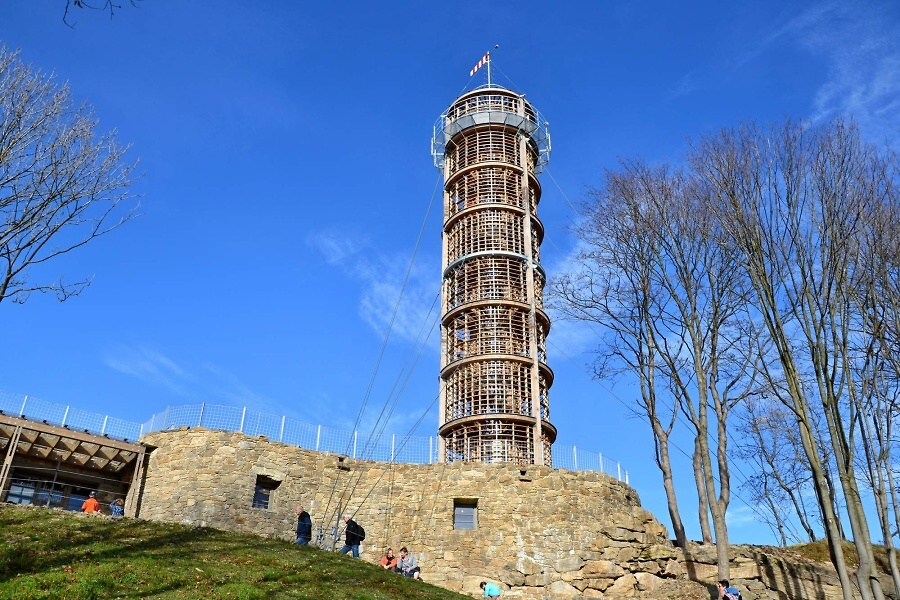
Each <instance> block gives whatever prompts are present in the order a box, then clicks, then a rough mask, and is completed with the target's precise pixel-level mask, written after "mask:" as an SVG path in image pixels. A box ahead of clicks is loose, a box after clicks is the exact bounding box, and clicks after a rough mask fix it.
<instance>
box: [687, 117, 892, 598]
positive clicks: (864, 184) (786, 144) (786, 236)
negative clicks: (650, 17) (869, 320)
mask: <svg viewBox="0 0 900 600" xmlns="http://www.w3.org/2000/svg"><path fill="white" fill-rule="evenodd" d="M690 160H691V163H692V165H693V167H694V169H695V170H696V171H697V173H698V174H700V175H701V176H702V177H704V179H705V180H706V181H708V182H709V184H710V185H711V186H713V187H714V189H715V190H716V193H717V195H718V196H719V203H718V206H719V214H720V217H721V222H722V224H723V226H724V227H726V228H727V229H728V231H729V233H730V238H731V240H732V241H733V244H734V246H735V247H736V248H739V249H740V252H741V254H742V262H743V264H744V267H745V269H746V272H747V275H748V277H749V279H750V281H751V282H752V285H753V288H754V292H755V293H754V295H753V300H754V305H755V307H754V308H755V309H756V310H757V311H759V313H760V314H761V315H762V317H763V320H764V322H765V325H766V330H767V333H768V335H769V336H770V339H771V342H772V344H773V345H774V347H775V350H776V352H777V355H778V358H779V361H780V363H781V375H782V377H783V382H784V385H785V387H786V390H787V399H788V406H789V408H791V410H792V411H793V412H794V414H795V417H796V419H797V425H798V429H799V433H800V438H801V441H802V443H803V447H804V451H805V454H806V458H807V460H808V462H809V466H810V469H811V472H812V474H813V485H814V488H815V490H816V494H817V498H818V501H819V506H820V510H821V511H822V513H823V515H824V521H825V525H826V527H825V529H826V534H827V537H828V542H829V549H830V551H831V554H832V562H833V563H834V565H835V568H836V570H837V572H838V575H839V577H840V579H841V586H842V589H843V593H844V597H845V598H847V599H848V600H849V598H850V597H851V595H852V589H853V586H852V585H851V584H850V582H849V576H848V574H847V569H846V564H845V561H844V557H843V550H842V548H841V545H840V531H839V529H838V527H837V521H838V516H837V515H836V514H835V511H834V508H833V504H832V502H831V501H830V498H829V490H828V483H827V481H826V473H825V470H824V468H823V462H822V459H821V455H820V452H819V445H820V444H823V443H824V444H828V446H829V449H830V451H831V452H832V453H833V456H834V462H835V466H836V470H837V474H838V478H839V480H840V484H841V492H842V497H843V500H844V502H845V505H846V511H847V516H848V519H849V522H850V526H851V528H852V531H853V540H854V544H855V546H856V550H857V552H858V554H859V568H858V569H857V573H856V575H857V581H858V584H859V589H860V593H861V595H862V597H863V599H864V600H868V599H870V598H875V599H876V600H881V599H882V598H883V597H884V595H883V591H882V589H881V584H880V581H879V579H878V575H877V572H876V569H875V562H874V556H873V552H872V544H871V539H870V534H869V527H868V523H867V521H866V515H865V513H864V511H863V507H862V501H861V498H860V493H859V489H858V484H857V476H856V472H855V467H854V450H855V446H854V441H853V436H854V431H855V429H856V428H857V427H858V419H859V411H858V407H856V406H854V403H853V402H851V401H849V400H848V396H852V385H853V381H852V375H853V374H852V352H851V338H852V331H853V324H854V322H855V321H857V320H858V319H857V313H856V311H855V307H854V304H853V301H852V298H853V291H852V289H851V287H852V285H851V281H852V276H853V273H854V271H855V269H857V268H859V267H860V265H861V264H862V260H861V248H860V243H859V240H860V239H861V237H862V233H863V231H864V224H865V223H866V221H867V219H868V218H869V216H870V214H871V212H872V207H873V205H874V204H875V202H876V200H877V199H878V194H879V190H880V189H881V187H882V185H881V182H880V181H878V180H877V179H878V177H879V175H878V171H879V170H878V169H877V168H873V167H876V165H875V162H877V160H878V157H877V153H875V152H874V151H873V149H872V148H870V147H869V146H867V145H865V144H863V143H862V142H861V140H860V137H859V133H858V131H857V130H856V128H855V127H854V126H853V125H852V124H847V123H844V122H842V121H836V122H834V123H831V124H828V125H826V126H823V127H820V128H815V129H807V128H804V127H802V126H800V125H798V124H796V123H792V122H786V123H784V124H783V125H781V126H778V127H774V128H772V129H771V130H768V131H764V130H760V129H758V128H757V127H755V126H752V125H745V126H742V127H740V128H738V129H737V130H725V131H722V132H721V133H719V134H717V135H711V136H707V137H705V138H704V139H703V140H702V142H701V143H700V144H699V145H697V146H695V147H694V149H693V151H692V153H691V157H690ZM873 161H874V162H873ZM806 367H808V368H809V370H810V372H811V373H812V383H813V384H814V385H813V386H812V387H811V388H807V387H806V386H805V385H804V380H803V375H802V373H803V371H804V369H805V368H806ZM811 401H812V402H816V403H817V404H818V405H819V408H820V409H821V412H822V415H824V418H825V422H826V425H827V428H826V430H825V432H824V433H825V434H826V437H825V439H824V440H821V439H817V438H816V436H815V430H814V427H813V423H812V416H811V415H812V413H813V407H812V405H811Z"/></svg>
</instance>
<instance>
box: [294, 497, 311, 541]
mask: <svg viewBox="0 0 900 600" xmlns="http://www.w3.org/2000/svg"><path fill="white" fill-rule="evenodd" d="M294 512H296V513H297V545H298V546H305V545H307V544H308V543H309V540H311V539H312V519H311V518H310V517H309V513H308V512H306V511H305V510H303V505H301V504H298V505H297V509H296V510H295V511H294Z"/></svg>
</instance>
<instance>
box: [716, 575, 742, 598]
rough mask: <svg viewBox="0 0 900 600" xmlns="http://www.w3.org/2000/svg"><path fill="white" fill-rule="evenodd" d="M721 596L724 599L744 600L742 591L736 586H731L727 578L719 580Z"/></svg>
mask: <svg viewBox="0 0 900 600" xmlns="http://www.w3.org/2000/svg"><path fill="white" fill-rule="evenodd" d="M718 588H719V598H722V599H723V600H742V598H741V592H740V591H738V589H737V588H736V587H731V584H730V583H728V580H727V579H720V580H719V585H718Z"/></svg>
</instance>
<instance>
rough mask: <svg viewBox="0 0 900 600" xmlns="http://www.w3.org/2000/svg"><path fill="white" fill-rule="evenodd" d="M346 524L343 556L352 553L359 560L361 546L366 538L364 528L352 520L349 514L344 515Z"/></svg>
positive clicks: (342, 549)
mask: <svg viewBox="0 0 900 600" xmlns="http://www.w3.org/2000/svg"><path fill="white" fill-rule="evenodd" d="M344 523H345V524H346V529H345V530H344V533H345V537H344V547H343V548H341V554H347V553H348V552H350V551H352V552H353V558H359V544H360V542H362V541H363V539H365V537H366V536H365V534H363V529H362V527H360V526H359V524H358V523H357V522H356V521H354V520H353V519H351V518H350V515H349V514H347V513H345V514H344Z"/></svg>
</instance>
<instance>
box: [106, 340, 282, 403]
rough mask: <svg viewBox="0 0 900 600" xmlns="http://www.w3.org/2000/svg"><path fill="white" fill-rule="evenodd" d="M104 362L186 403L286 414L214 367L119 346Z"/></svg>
mask: <svg viewBox="0 0 900 600" xmlns="http://www.w3.org/2000/svg"><path fill="white" fill-rule="evenodd" d="M103 361H104V363H105V364H106V366H108V367H109V368H111V369H113V370H115V371H118V372H120V373H123V374H125V375H129V376H131V377H135V378H137V379H139V380H141V381H143V382H145V383H148V384H151V385H154V386H157V387H160V388H163V389H165V390H168V391H169V392H170V393H171V394H173V395H174V396H177V397H179V398H184V399H186V400H190V401H194V402H207V403H217V402H221V403H223V404H226V405H235V406H248V407H252V408H254V409H255V410H261V411H276V412H283V407H282V406H281V405H280V404H279V403H277V402H274V401H272V400H271V399H270V398H268V397H266V396H264V395H262V394H258V393H256V392H254V391H253V390H252V389H250V388H249V387H248V386H247V385H245V384H244V383H243V382H242V381H241V380H240V379H239V378H238V377H237V376H236V375H234V374H233V373H231V372H229V371H227V370H225V369H222V368H221V367H219V366H217V365H214V364H212V363H204V364H201V365H194V366H183V365H179V364H177V363H176V362H175V361H174V360H172V359H171V358H169V357H168V356H166V355H165V354H164V353H162V352H159V351H157V350H155V349H153V348H150V347H148V346H146V345H141V344H117V345H116V346H115V347H113V348H112V349H111V350H110V351H109V352H108V353H107V354H106V356H104V357H103Z"/></svg>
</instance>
